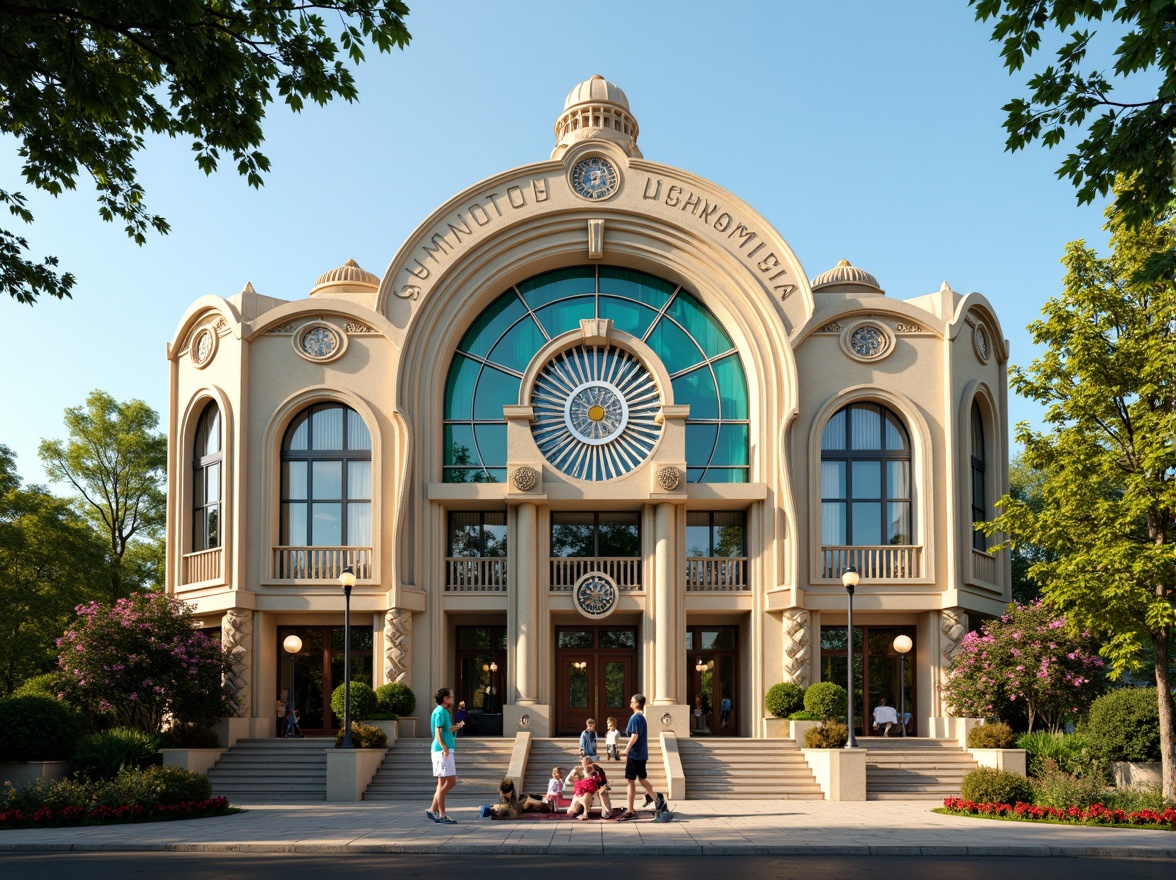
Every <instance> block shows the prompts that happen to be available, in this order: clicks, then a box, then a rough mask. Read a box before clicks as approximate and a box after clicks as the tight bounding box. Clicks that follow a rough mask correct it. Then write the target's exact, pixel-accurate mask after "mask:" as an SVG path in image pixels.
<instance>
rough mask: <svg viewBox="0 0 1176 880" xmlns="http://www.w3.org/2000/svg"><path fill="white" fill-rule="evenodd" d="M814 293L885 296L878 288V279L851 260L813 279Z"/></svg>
mask: <svg viewBox="0 0 1176 880" xmlns="http://www.w3.org/2000/svg"><path fill="white" fill-rule="evenodd" d="M813 293H853V294H862V293H877V294H882V295H885V292H884V291H883V290H882V288H881V287H879V286H878V279H877V278H875V277H874V276H873V275H871V274H870V273H869V272H867V271H866V270H865V269H859V268H857V266H851V265H850V264H849V260H842V261H841V262H840V263H838V264H837V265H836V266H834V267H833V268H832V269H830V270H829V271H828V272H822V273H821V274H820V275H818V276H817V277H816V278H814V279H813Z"/></svg>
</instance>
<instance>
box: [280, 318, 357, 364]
mask: <svg viewBox="0 0 1176 880" xmlns="http://www.w3.org/2000/svg"><path fill="white" fill-rule="evenodd" d="M291 339H292V340H293V342H294V350H295V351H296V352H298V354H299V355H301V356H302V357H304V358H306V359H307V360H308V361H316V362H318V363H325V362H327V361H333V360H335V359H336V358H338V357H341V356H342V355H343V352H344V351H345V350H346V348H347V336H346V335H345V334H343V333H342V332H340V330H339V328H338V327H336V326H334V325H333V324H328V323H327V322H326V321H314V322H312V323H310V324H305V325H303V326H302V327H301V328H300V329H298V330H296V331H295V332H294V335H293V336H292V337H291Z"/></svg>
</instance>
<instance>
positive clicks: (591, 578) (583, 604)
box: [572, 571, 619, 620]
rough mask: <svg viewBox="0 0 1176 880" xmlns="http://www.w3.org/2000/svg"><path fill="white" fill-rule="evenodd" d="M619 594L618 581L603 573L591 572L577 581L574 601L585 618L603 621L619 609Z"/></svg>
mask: <svg viewBox="0 0 1176 880" xmlns="http://www.w3.org/2000/svg"><path fill="white" fill-rule="evenodd" d="M618 594H619V591H618V590H617V584H616V581H614V580H613V579H612V578H610V577H609V576H608V575H607V574H605V573H604V572H602V571H590V572H588V573H587V574H586V575H584V576H583V577H581V578H580V579H579V580H578V581H576V585H575V586H574V587H573V588H572V601H573V602H575V603H576V610H577V611H579V612H580V613H581V614H583V615H584V616H585V617H590V618H592V619H593V620H601V619H603V618H605V617H608V616H609V615H610V614H612V613H613V609H615V608H616V607H617V597H618Z"/></svg>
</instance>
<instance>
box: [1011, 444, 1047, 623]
mask: <svg viewBox="0 0 1176 880" xmlns="http://www.w3.org/2000/svg"><path fill="white" fill-rule="evenodd" d="M1043 479H1044V475H1043V474H1042V473H1041V472H1040V471H1037V470H1034V469H1033V468H1031V467H1029V466H1028V465H1026V464H1025V461H1024V459H1023V458H1022V457H1021V456H1019V455H1018V456H1017V457H1016V458H1014V459H1013V460H1012V461H1011V462H1009V495H1010V496H1011V497H1013V498H1015V499H1017V500H1018V501H1023V502H1024V503H1025V504H1027V505H1029V507H1031V508H1032V509H1033V510H1037V511H1040V510H1041V507H1042V504H1043V503H1044V499H1043V497H1042V481H1043ZM1010 556H1011V560H1010V561H1011V563H1012V572H1013V601H1014V602H1019V603H1021V604H1022V605H1025V604H1028V603H1029V602H1033V601H1035V600H1037V599H1040V598H1041V590H1040V589H1039V588H1038V586H1037V584H1036V583H1034V582H1033V580H1032V578H1030V577H1029V569H1030V568H1031V567H1032V566H1033V563H1034V562H1037V561H1039V560H1042V559H1048V558H1049V551H1048V550H1046V549H1044V548H1042V547H1038V546H1036V545H1035V544H1029V543H1027V542H1023V541H1022V542H1020V543H1018V544H1017V545H1016V546H1014V547H1013V548H1012V551H1011V553H1010Z"/></svg>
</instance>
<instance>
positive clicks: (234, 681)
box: [221, 608, 253, 718]
mask: <svg viewBox="0 0 1176 880" xmlns="http://www.w3.org/2000/svg"><path fill="white" fill-rule="evenodd" d="M221 645H223V646H224V649H225V650H226V651H227V652H228V654H229V658H230V662H231V666H230V667H229V671H228V673H227V674H226V675H225V680H224V689H225V693H227V694H228V695H229V699H230V700H231V701H232V709H231V711H232V715H233V717H235V718H248V717H249V715H250V714H251V712H252V687H251V685H250V682H251V680H252V678H251V676H250V674H249V667H250V665H251V660H252V658H251V656H250V649H251V648H252V646H253V612H252V611H250V610H249V609H248V608H230V609H229V610H228V611H226V612H225V616H224V617H223V618H222V619H221Z"/></svg>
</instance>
